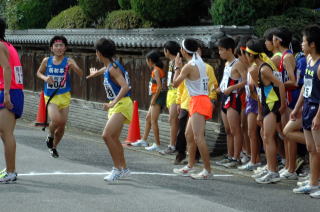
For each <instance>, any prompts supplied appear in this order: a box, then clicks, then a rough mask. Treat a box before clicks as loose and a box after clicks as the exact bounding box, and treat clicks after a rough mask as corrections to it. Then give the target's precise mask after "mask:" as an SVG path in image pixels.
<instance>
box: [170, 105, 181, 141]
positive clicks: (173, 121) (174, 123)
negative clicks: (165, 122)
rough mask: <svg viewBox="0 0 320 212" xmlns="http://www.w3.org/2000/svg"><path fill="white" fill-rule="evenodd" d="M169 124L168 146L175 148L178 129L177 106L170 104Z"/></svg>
mask: <svg viewBox="0 0 320 212" xmlns="http://www.w3.org/2000/svg"><path fill="white" fill-rule="evenodd" d="M169 122H170V145H171V146H175V145H176V142H177V134H178V129H179V120H178V111H177V105H176V104H172V105H171V107H170V109H169Z"/></svg>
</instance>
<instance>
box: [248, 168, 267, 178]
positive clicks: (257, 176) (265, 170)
mask: <svg viewBox="0 0 320 212" xmlns="http://www.w3.org/2000/svg"><path fill="white" fill-rule="evenodd" d="M268 172H269V171H268V169H263V170H261V171H260V172H258V173H256V174H253V175H251V177H252V178H254V179H258V178H261V177H263V176H264V175H266V174H268Z"/></svg>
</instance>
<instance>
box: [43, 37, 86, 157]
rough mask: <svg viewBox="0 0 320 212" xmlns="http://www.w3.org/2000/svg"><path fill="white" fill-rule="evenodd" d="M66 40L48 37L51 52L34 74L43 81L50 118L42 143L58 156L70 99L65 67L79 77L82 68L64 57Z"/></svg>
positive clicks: (68, 77) (52, 154)
mask: <svg viewBox="0 0 320 212" xmlns="http://www.w3.org/2000/svg"><path fill="white" fill-rule="evenodd" d="M67 46H68V41H67V39H66V38H65V37H64V36H62V35H56V36H54V37H53V38H52V39H51V40H50V49H51V52H52V53H53V56H51V57H46V58H44V59H43V61H42V63H41V64H40V67H39V69H38V71H37V76H38V78H40V79H42V80H43V81H44V95H45V101H46V104H47V110H48V114H47V115H48V116H49V118H50V120H51V121H50V124H49V135H48V136H47V139H46V143H47V147H48V148H49V152H50V154H51V156H52V157H54V158H57V157H59V154H58V151H57V146H58V144H59V143H60V141H61V139H62V137H63V135H64V130H65V126H66V123H67V119H68V113H69V105H70V102H71V94H70V91H71V79H70V73H69V71H70V70H72V71H75V72H76V74H77V75H78V76H79V77H82V74H83V73H82V70H81V69H80V68H79V66H78V65H77V63H76V62H75V61H74V60H73V59H71V58H69V57H65V51H66V50H67ZM49 100H50V101H49Z"/></svg>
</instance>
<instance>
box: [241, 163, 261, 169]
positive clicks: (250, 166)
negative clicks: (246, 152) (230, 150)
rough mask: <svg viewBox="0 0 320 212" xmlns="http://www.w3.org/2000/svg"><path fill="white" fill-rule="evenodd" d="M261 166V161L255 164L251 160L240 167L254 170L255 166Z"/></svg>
mask: <svg viewBox="0 0 320 212" xmlns="http://www.w3.org/2000/svg"><path fill="white" fill-rule="evenodd" d="M259 166H261V163H256V164H253V163H252V162H251V161H249V162H248V163H247V164H244V165H242V166H239V167H238V169H239V170H242V171H253V170H254V169H255V168H257V167H259Z"/></svg>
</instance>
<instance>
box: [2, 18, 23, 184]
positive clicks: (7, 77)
mask: <svg viewBox="0 0 320 212" xmlns="http://www.w3.org/2000/svg"><path fill="white" fill-rule="evenodd" d="M5 29H6V23H5V21H4V20H3V19H1V18H0V117H1V118H0V136H1V139H2V142H3V145H4V155H5V161H6V169H5V170H3V171H1V174H0V183H10V182H15V181H16V180H17V173H16V167H15V165H16V140H15V137H14V135H13V131H14V128H15V126H16V119H18V118H20V117H21V115H22V111H23V101H24V95H23V73H22V66H21V63H20V59H19V55H18V53H17V51H16V49H15V48H14V47H13V46H12V45H11V44H10V43H8V42H7V41H5V39H4V37H5Z"/></svg>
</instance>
